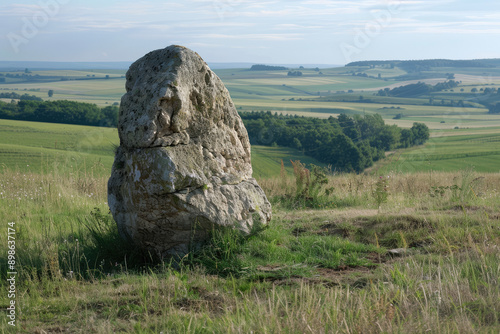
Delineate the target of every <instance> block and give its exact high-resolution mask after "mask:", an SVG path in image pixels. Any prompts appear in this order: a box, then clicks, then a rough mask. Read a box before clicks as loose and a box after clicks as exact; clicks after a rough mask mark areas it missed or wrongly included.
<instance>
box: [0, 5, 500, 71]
mask: <svg viewBox="0 0 500 334" xmlns="http://www.w3.org/2000/svg"><path fill="white" fill-rule="evenodd" d="M0 30H1V34H0V61H64V62H93V61H98V62H108V61H132V60H135V59H137V58H139V57H141V56H143V55H144V54H145V53H147V52H149V51H151V50H155V49H159V48H164V47H166V46H168V45H171V44H179V45H184V46H186V47H189V48H191V49H193V50H195V51H196V52H198V53H199V54H200V55H201V56H202V57H203V58H204V59H205V60H206V61H207V62H250V63H267V64H300V63H304V64H311V63H316V64H345V63H348V62H350V61H356V60H389V59H402V60H405V59H430V58H447V59H479V58H500V44H498V43H493V42H494V41H495V38H496V37H497V36H499V35H500V3H498V2H493V1H487V0H477V1H474V2H471V1H467V0H387V1H385V0H355V1H329V0H288V1H271V0H269V1H266V0H263V1H254V0H186V1H183V2H174V1H158V0H144V1H128V0H124V1H117V0H111V1H106V2H104V1H96V0H87V1H82V0H39V1H24V0H22V1H13V0H4V1H3V2H2V4H1V5H0Z"/></svg>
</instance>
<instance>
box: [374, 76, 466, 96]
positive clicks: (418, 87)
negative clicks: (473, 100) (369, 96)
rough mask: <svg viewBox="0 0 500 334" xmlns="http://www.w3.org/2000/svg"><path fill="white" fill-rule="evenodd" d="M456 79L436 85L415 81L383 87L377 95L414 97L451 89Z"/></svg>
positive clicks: (454, 85)
mask: <svg viewBox="0 0 500 334" xmlns="http://www.w3.org/2000/svg"><path fill="white" fill-rule="evenodd" d="M458 84H459V82H458V81H455V80H449V81H446V82H439V83H437V84H436V85H434V86H432V85H428V84H425V83H424V82H417V83H414V84H409V85H405V86H400V87H396V88H393V89H389V88H385V89H380V90H379V91H378V93H377V95H378V96H394V97H416V96H420V95H424V94H429V93H431V92H439V91H442V90H445V89H452V88H455V87H457V86H458Z"/></svg>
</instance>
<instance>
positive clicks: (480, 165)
mask: <svg viewBox="0 0 500 334" xmlns="http://www.w3.org/2000/svg"><path fill="white" fill-rule="evenodd" d="M453 131H457V132H456V134H453V132H451V131H443V132H440V133H437V132H434V133H433V135H435V136H434V137H431V139H430V140H429V141H428V142H427V143H426V144H425V145H423V146H420V147H415V148H412V149H408V150H402V151H398V152H395V153H394V154H393V155H392V156H391V157H389V158H388V159H386V160H385V161H382V162H379V163H378V164H376V166H375V167H374V168H373V169H372V170H376V171H377V172H378V173H379V174H388V173H392V172H398V173H411V172H415V171H418V172H429V171H458V170H463V169H466V168H473V169H474V170H476V171H479V172H491V173H498V172H499V171H500V131H499V129H498V128H496V129H493V130H488V129H475V130H474V131H473V130H471V129H465V130H453ZM460 132H461V133H460ZM436 135H437V136H436Z"/></svg>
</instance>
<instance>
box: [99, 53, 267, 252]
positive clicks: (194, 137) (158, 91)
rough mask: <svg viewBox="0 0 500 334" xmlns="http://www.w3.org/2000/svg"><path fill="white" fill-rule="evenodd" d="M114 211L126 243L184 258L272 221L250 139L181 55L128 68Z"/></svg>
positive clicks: (216, 84)
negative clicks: (217, 231)
mask: <svg viewBox="0 0 500 334" xmlns="http://www.w3.org/2000/svg"><path fill="white" fill-rule="evenodd" d="M126 77H127V83H126V90H127V93H126V94H125V95H124V96H123V97H122V101H121V106H120V115H119V122H118V133H119V136H120V146H119V147H118V149H117V151H116V156H115V162H114V164H113V170H112V174H111V178H110V179H109V182H108V203H109V207H110V210H111V213H112V214H113V217H114V219H115V221H116V222H117V225H118V230H119V232H120V235H121V236H122V237H123V238H125V239H126V240H129V241H130V242H132V243H133V244H135V245H136V246H138V247H141V248H144V249H148V250H152V251H154V252H156V253H157V254H158V255H159V256H161V257H168V256H183V255H184V254H186V253H188V252H189V250H190V249H192V248H191V247H198V246H199V245H201V244H202V243H203V242H205V241H206V240H207V238H208V237H209V235H210V232H211V231H212V230H213V229H214V228H221V227H222V228H236V229H238V230H240V231H241V232H242V233H245V234H248V233H250V232H251V231H252V230H254V229H257V228H260V227H261V226H262V225H265V224H267V223H268V222H269V220H270V219H271V205H270V203H269V201H268V200H267V198H266V196H265V194H264V192H263V191H262V189H261V188H260V186H259V185H258V184H257V182H256V181H255V179H253V178H252V166H251V162H250V142H249V139H248V134H247V131H246V129H245V127H244V125H243V122H242V121H241V118H240V117H239V115H238V113H237V112H236V108H235V107H234V104H233V102H232V100H231V97H230V96H229V92H228V91H227V89H226V88H225V86H224V84H223V83H222V81H221V80H220V79H219V77H217V75H215V74H214V73H213V72H212V71H211V70H210V68H209V67H208V65H207V64H206V63H205V62H204V61H203V60H202V59H201V57H200V56H199V55H198V54H197V53H195V52H193V51H191V50H189V49H187V48H185V47H182V46H176V45H174V46H170V47H167V48H165V49H162V50H156V51H152V52H150V53H148V54H147V55H145V56H144V57H142V58H141V59H139V60H137V61H136V62H135V63H133V64H132V65H131V66H130V69H129V70H128V72H127V76H126Z"/></svg>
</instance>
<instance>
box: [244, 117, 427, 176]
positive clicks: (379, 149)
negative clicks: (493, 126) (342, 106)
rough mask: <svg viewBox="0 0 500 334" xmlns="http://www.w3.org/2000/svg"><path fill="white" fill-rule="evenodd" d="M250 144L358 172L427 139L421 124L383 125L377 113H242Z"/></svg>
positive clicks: (425, 128) (425, 127)
mask: <svg viewBox="0 0 500 334" xmlns="http://www.w3.org/2000/svg"><path fill="white" fill-rule="evenodd" d="M241 117H242V119H243V122H244V123H245V126H246V128H247V131H248V134H249V137H250V141H251V142H252V143H253V144H259V145H280V146H285V147H293V148H296V149H300V150H302V151H303V152H304V154H306V155H308V156H311V157H314V158H316V159H317V160H318V161H320V162H323V163H325V164H330V165H332V167H334V168H335V169H337V170H341V171H346V172H350V171H355V172H361V171H363V170H364V169H365V168H367V167H370V166H372V165H373V162H374V161H377V160H379V159H381V158H383V157H384V156H385V151H388V150H392V149H394V148H398V147H410V146H413V145H420V144H423V143H424V142H425V141H426V140H427V139H428V138H429V129H428V128H427V126H426V125H425V124H422V123H414V125H413V127H412V128H411V129H400V128H398V127H397V126H395V125H391V126H390V125H386V124H385V123H384V120H383V119H382V117H381V116H380V115H378V114H375V115H366V116H359V115H354V116H348V115H345V114H341V115H340V116H339V117H338V118H334V117H330V118H328V119H318V118H312V117H298V116H288V115H287V116H284V115H277V114H274V115H273V114H272V113H271V112H269V111H268V112H243V113H241Z"/></svg>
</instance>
